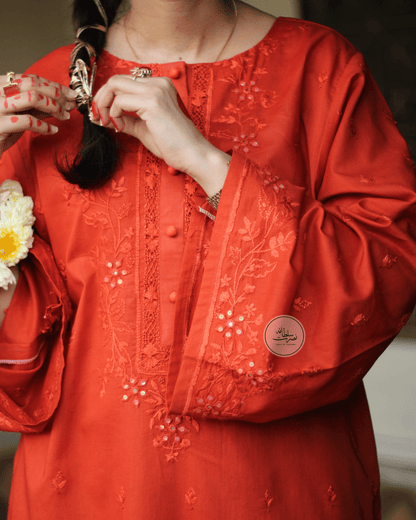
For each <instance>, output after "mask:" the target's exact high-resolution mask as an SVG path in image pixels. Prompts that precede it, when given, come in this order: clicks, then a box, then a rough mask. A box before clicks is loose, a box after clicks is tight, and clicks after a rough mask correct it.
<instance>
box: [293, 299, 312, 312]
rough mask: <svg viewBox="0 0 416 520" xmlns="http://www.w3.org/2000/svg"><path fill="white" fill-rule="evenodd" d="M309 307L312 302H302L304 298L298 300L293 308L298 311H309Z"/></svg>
mask: <svg viewBox="0 0 416 520" xmlns="http://www.w3.org/2000/svg"><path fill="white" fill-rule="evenodd" d="M309 305H312V302H308V301H307V300H302V298H300V297H299V298H296V300H295V301H294V302H293V308H294V309H296V310H297V311H301V310H302V309H307V308H308V307H309Z"/></svg>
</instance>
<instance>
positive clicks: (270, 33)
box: [101, 16, 284, 68]
mask: <svg viewBox="0 0 416 520" xmlns="http://www.w3.org/2000/svg"><path fill="white" fill-rule="evenodd" d="M282 18H284V17H283V16H278V17H277V18H276V20H275V21H274V22H273V25H272V26H271V27H270V29H269V31H268V32H267V34H266V35H265V36H263V38H262V39H261V40H260V41H259V42H257V43H256V44H255V45H253V46H252V47H250V48H249V49H247V50H245V51H242V52H239V53H238V54H235V55H234V56H232V57H231V58H226V59H224V60H220V61H204V62H199V63H186V62H185V61H172V62H167V63H139V62H137V61H132V60H125V59H123V58H120V57H119V56H115V55H114V54H111V52H109V51H107V50H106V49H103V50H102V51H101V55H103V54H106V55H107V56H109V57H110V58H112V59H114V60H118V61H123V62H124V63H131V64H132V65H134V66H137V65H139V66H141V67H149V68H152V67H157V66H158V67H161V66H168V65H176V64H179V63H183V64H185V65H186V66H189V67H196V66H198V65H219V64H221V63H225V62H227V61H231V60H235V59H236V58H239V57H244V56H245V55H247V54H249V53H252V52H253V51H256V50H257V48H258V47H260V45H262V44H263V43H264V42H265V40H267V39H269V38H271V36H272V34H273V33H274V31H275V30H276V27H277V24H278V22H280V21H281V20H282Z"/></svg>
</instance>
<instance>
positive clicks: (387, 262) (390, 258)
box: [380, 255, 397, 269]
mask: <svg viewBox="0 0 416 520" xmlns="http://www.w3.org/2000/svg"><path fill="white" fill-rule="evenodd" d="M396 262H397V256H396V255H386V256H385V257H384V258H383V262H382V264H381V265H380V268H382V267H385V268H386V269H391V268H392V267H393V266H394V264H395V263H396Z"/></svg>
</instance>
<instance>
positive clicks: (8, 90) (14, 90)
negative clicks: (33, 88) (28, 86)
mask: <svg viewBox="0 0 416 520" xmlns="http://www.w3.org/2000/svg"><path fill="white" fill-rule="evenodd" d="M15 75H16V74H15V73H14V72H8V73H7V80H8V83H7V85H6V86H5V87H3V92H4V95H5V96H6V97H11V96H15V95H16V94H20V85H19V83H16V82H15V81H14V77H15Z"/></svg>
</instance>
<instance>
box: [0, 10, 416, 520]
mask: <svg viewBox="0 0 416 520" xmlns="http://www.w3.org/2000/svg"><path fill="white" fill-rule="evenodd" d="M71 49H72V46H68V47H63V48H61V49H58V50H57V51H55V52H54V53H52V54H50V55H49V56H47V57H46V58H44V59H43V60H41V61H40V62H38V63H37V64H35V65H34V66H33V67H32V68H31V69H30V72H31V73H36V74H39V75H41V76H43V77H46V78H48V79H50V80H54V81H59V82H61V83H65V84H67V83H68V72H67V71H68V65H69V55H70V51H71ZM137 65H138V64H136V63H132V62H126V61H124V60H122V59H119V58H117V57H115V56H112V55H111V54H109V53H108V52H106V51H104V52H103V53H102V55H101V58H100V60H99V62H98V76H97V85H96V88H98V87H99V86H100V85H102V84H103V83H104V82H105V81H107V80H108V78H109V77H111V76H112V75H114V74H129V72H130V70H131V69H132V68H133V67H134V66H137ZM140 65H143V64H140ZM144 65H146V66H150V67H151V68H152V69H153V71H154V72H153V76H167V77H170V78H171V79H172V81H173V83H174V85H175V87H176V88H177V91H178V95H179V96H180V99H181V103H182V106H183V110H184V111H186V113H187V115H188V116H189V117H190V118H191V119H192V120H193V121H194V123H195V124H196V126H197V127H198V128H199V130H200V131H201V133H202V134H203V135H204V136H205V137H206V138H207V139H209V141H210V142H211V143H213V144H214V145H215V146H216V147H217V148H219V149H221V150H223V151H225V152H228V153H230V155H232V161H231V165H230V170H229V173H228V177H227V179H226V182H225V185H224V189H223V191H222V195H221V200H220V204H219V208H218V211H217V212H215V210H213V209H212V208H210V206H209V205H208V204H207V203H206V202H205V194H204V193H203V191H202V189H201V188H200V187H199V186H198V185H197V184H196V183H195V182H194V181H192V180H191V179H190V178H188V177H186V176H184V175H183V174H182V173H181V172H175V171H172V170H171V169H169V168H168V166H167V165H166V164H165V163H164V162H163V161H161V160H160V159H158V158H156V157H155V156H154V155H152V154H151V153H150V152H149V151H147V150H146V149H145V148H144V147H143V146H142V145H141V143H140V142H139V141H137V140H135V139H133V138H131V137H128V136H125V135H117V136H116V135H115V134H114V138H115V139H117V140H118V142H119V145H120V149H119V157H120V161H119V165H118V167H117V170H116V173H115V176H114V178H113V180H111V181H110V182H109V183H108V184H107V185H106V186H105V187H103V188H100V189H96V190H92V191H85V190H81V189H79V188H77V187H76V186H73V185H70V184H68V183H66V182H65V181H64V180H63V179H62V178H61V177H60V175H59V174H58V173H57V171H56V169H55V167H54V157H55V156H57V157H58V158H62V157H63V156H64V154H65V153H67V154H68V155H71V154H73V153H74V151H76V150H77V146H78V143H79V140H80V138H81V133H82V118H81V116H80V115H79V114H78V113H76V114H75V113H72V117H71V120H70V121H68V122H64V123H62V122H56V121H54V124H57V125H58V126H59V127H60V130H59V132H58V134H56V135H54V136H39V135H36V134H33V133H29V132H27V133H26V134H25V135H24V136H23V138H22V139H21V140H20V141H19V142H18V143H17V144H16V145H15V146H13V147H12V148H11V149H10V150H9V151H8V152H7V153H5V154H4V156H3V159H2V163H1V170H0V172H1V180H3V179H6V178H12V179H17V180H19V182H20V183H21V184H22V186H23V190H24V193H25V195H30V196H31V197H32V198H33V199H34V202H35V210H34V212H35V216H36V224H35V227H36V231H37V235H36V238H35V245H34V247H33V249H32V250H31V252H30V254H29V257H28V258H27V259H26V260H24V261H22V262H21V265H20V268H21V276H20V279H19V283H18V287H17V289H16V292H15V295H14V297H13V300H12V303H11V305H10V307H9V309H8V311H7V314H6V317H5V320H4V323H3V326H2V328H1V331H0V359H1V363H2V364H1V365H0V388H1V391H0V404H1V415H0V426H1V429H4V430H7V431H20V432H22V438H21V442H20V446H19V449H18V452H17V455H16V459H15V468H14V475H13V484H12V491H11V500H10V513H9V515H10V518H11V519H12V520H15V519H16V520H29V519H30V520H56V519H58V518H59V519H60V520H66V519H68V520H69V519H71V520H72V519H74V518H85V519H87V518H88V519H91V520H93V519H97V520H98V519H100V520H101V519H103V518H105V519H108V520H116V519H117V520H118V519H126V520H131V519H135V520H153V519H158V520H168V519H169V520H172V519H177V520H186V519H188V518H189V519H191V518H193V519H198V520H208V519H209V520H211V519H212V518H217V519H219V520H229V519H238V520H253V519H261V518H269V519H276V520H277V519H279V520H283V519H291V520H297V519H299V520H300V519H302V520H303V519H304V518H308V519H313V520H322V519H324V518H325V519H331V520H351V518H354V519H359V518H360V519H365V520H369V519H380V503H379V473H378V465H377V457H376V450H375V443H374V435H373V430H372V426H371V419H370V415H369V410H368V405H367V400H366V396H365V391H364V386H363V384H362V379H363V377H364V375H365V374H366V373H367V371H368V370H369V369H370V367H371V366H372V364H373V363H374V362H375V360H376V359H377V357H378V356H379V355H380V354H382V352H383V350H384V349H385V348H386V347H387V346H388V344H389V343H390V342H391V340H392V339H393V338H394V337H395V335H396V334H397V333H398V332H399V330H400V329H401V327H402V326H403V325H404V324H405V322H406V320H407V318H408V317H409V315H410V312H411V310H412V307H413V305H414V303H415V292H416V266H415V261H416V244H415V201H416V194H415V172H414V166H413V162H412V159H411V157H410V153H409V150H408V148H407V146H406V144H405V142H404V140H403V138H402V137H401V135H400V133H399V132H398V130H397V128H396V126H395V122H394V120H393V117H392V114H391V112H390V110H389V108H388V107H387V105H386V103H385V101H384V99H383V98H382V96H381V94H380V91H379V90H378V88H377V86H376V84H375V82H374V79H373V78H372V76H371V73H370V72H369V70H368V69H367V66H366V64H365V61H364V58H363V57H362V55H361V54H359V53H358V52H357V50H356V49H355V48H354V47H353V46H351V45H350V44H349V43H348V42H347V41H346V40H345V39H344V38H342V37H341V36H340V35H339V34H337V33H336V32H334V31H333V30H331V29H328V28H326V27H322V26H319V25H316V24H313V23H309V22H304V21H300V20H294V19H288V18H278V19H277V20H276V22H275V23H274V25H273V27H272V29H271V30H270V32H269V33H268V35H267V36H266V37H265V38H264V39H263V40H262V41H261V42H259V43H258V44H257V45H256V46H254V47H253V48H251V49H249V50H247V51H246V52H243V53H241V54H239V55H237V56H235V57H234V58H232V59H229V60H223V61H220V62H216V63H200V64H186V63H185V62H177V63H169V64H144ZM201 210H202V211H201ZM207 212H208V213H210V214H211V215H207ZM211 217H215V220H213V218H211Z"/></svg>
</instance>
